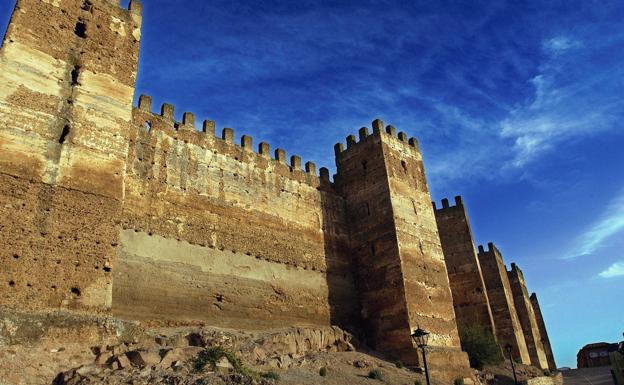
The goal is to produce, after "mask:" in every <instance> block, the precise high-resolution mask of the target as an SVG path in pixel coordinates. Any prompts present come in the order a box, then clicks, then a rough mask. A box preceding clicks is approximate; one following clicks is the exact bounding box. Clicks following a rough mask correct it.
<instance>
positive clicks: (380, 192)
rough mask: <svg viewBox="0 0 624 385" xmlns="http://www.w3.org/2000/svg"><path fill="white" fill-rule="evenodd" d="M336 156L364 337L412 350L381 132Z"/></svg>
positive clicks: (380, 345)
mask: <svg viewBox="0 0 624 385" xmlns="http://www.w3.org/2000/svg"><path fill="white" fill-rule="evenodd" d="M336 159H337V170H338V175H337V183H338V185H339V188H340V191H341V194H342V195H343V196H344V197H345V201H346V206H347V211H348V218H349V223H350V239H351V243H350V245H351V250H352V252H353V255H354V256H355V258H356V260H355V262H354V263H355V265H356V269H357V278H358V295H359V301H360V304H361V317H362V322H363V325H364V331H365V338H366V342H367V343H368V344H369V345H371V346H372V347H374V348H375V349H377V350H379V351H382V352H388V353H391V354H395V355H398V354H400V353H398V352H400V351H403V350H408V351H413V350H414V348H413V345H412V342H411V340H410V337H409V334H410V333H409V323H408V314H407V309H406V307H405V303H404V301H401V299H402V298H405V292H404V286H403V275H402V271H401V262H400V260H399V258H398V246H397V243H396V233H395V229H394V221H393V216H392V215H393V214H392V205H391V202H390V192H389V186H388V182H387V181H388V176H387V170H386V165H385V163H384V159H383V153H382V142H381V134H380V133H379V132H377V133H373V134H372V135H371V136H368V137H366V139H364V140H361V141H360V142H359V143H357V144H352V145H350V146H349V148H348V149H346V150H345V151H344V152H342V153H339V154H337V158H336Z"/></svg>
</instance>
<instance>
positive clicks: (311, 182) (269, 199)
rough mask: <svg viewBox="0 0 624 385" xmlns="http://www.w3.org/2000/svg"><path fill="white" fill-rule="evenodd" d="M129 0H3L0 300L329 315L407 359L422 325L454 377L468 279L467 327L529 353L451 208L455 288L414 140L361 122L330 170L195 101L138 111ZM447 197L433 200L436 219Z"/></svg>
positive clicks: (262, 315)
mask: <svg viewBox="0 0 624 385" xmlns="http://www.w3.org/2000/svg"><path fill="white" fill-rule="evenodd" d="M141 8H142V7H141V5H140V3H139V2H138V1H132V2H131V3H130V6H129V9H122V8H120V7H119V4H118V2H116V1H105V0H84V1H79V0H49V1H48V0H45V1H41V0H18V1H17V6H16V11H15V13H14V14H13V17H12V19H11V23H10V25H9V28H8V31H7V34H6V37H5V39H4V42H3V45H2V49H1V50H0V214H1V217H0V228H2V229H3V231H2V232H1V234H0V242H1V244H2V246H3V248H2V252H1V253H0V263H1V264H2V269H0V279H2V280H3V281H4V282H5V283H6V284H3V285H1V286H0V305H2V306H4V307H7V308H20V309H26V310H28V311H30V310H46V311H47V310H50V309H69V310H76V311H81V312H89V313H91V312H95V313H108V314H110V313H112V314H113V315H115V316H118V317H120V318H125V319H132V320H146V321H150V322H153V323H162V324H192V323H203V324H209V325H213V326H227V327H231V328H240V329H266V328H275V327H283V326H284V325H339V326H342V327H344V328H346V329H348V330H350V331H353V332H355V333H359V335H360V336H361V337H362V338H363V339H365V340H366V342H367V343H369V344H370V345H371V346H373V347H375V348H376V349H377V350H378V351H380V352H382V353H384V354H386V355H387V356H389V357H392V358H395V359H400V360H402V361H403V362H405V363H406V364H414V365H420V364H421V362H420V361H421V357H420V355H419V354H418V353H417V350H416V349H415V346H414V343H413V341H412V340H411V338H410V334H411V332H412V331H413V330H414V329H416V327H418V326H420V327H422V328H424V329H427V330H428V331H429V332H431V335H430V340H429V345H430V348H429V349H430V357H431V362H430V364H431V368H432V370H433V371H434V372H435V371H438V372H439V373H440V376H441V377H442V376H451V378H454V376H455V375H460V374H463V375H465V376H470V372H469V371H468V361H467V357H466V354H465V353H463V352H461V350H460V343H459V335H458V330H457V322H456V315H455V311H454V309H453V297H452V294H451V285H456V284H457V285H458V287H464V288H466V287H469V288H470V290H471V295H467V296H466V297H465V298H463V299H461V301H463V302H461V303H462V304H468V305H469V306H470V307H473V308H475V309H477V308H478V311H479V317H477V318H478V319H479V320H480V321H479V322H483V323H484V324H487V322H488V320H487V318H488V317H492V316H493V318H494V324H495V325H494V326H491V329H492V330H493V329H496V335H497V337H498V338H499V341H501V340H503V341H510V342H513V345H514V346H516V347H517V352H518V354H519V356H520V357H521V358H522V360H523V362H528V353H527V352H526V346H524V345H523V344H524V337H523V336H522V331H521V329H520V326H519V325H520V323H519V321H518V319H517V315H516V312H515V309H513V298H512V297H511V289H510V287H509V281H508V277H507V274H506V273H505V268H504V265H503V264H502V259H501V257H500V254H499V253H498V251H497V250H495V248H494V247H493V245H491V247H490V250H489V252H488V253H486V252H485V251H484V250H482V248H481V250H480V251H481V252H480V254H479V261H477V260H476V258H475V256H474V246H473V245H472V236H471V234H470V227H469V224H468V220H467V217H466V213H465V210H464V209H463V205H462V206H461V209H457V211H458V213H459V216H458V217H457V218H456V220H457V221H458V222H457V223H458V224H457V228H454V231H455V230H456V231H457V232H458V233H460V234H461V236H460V239H461V242H460V241H458V242H457V245H456V247H457V253H455V252H453V251H452V252H451V253H452V254H451V255H450V257H447V258H450V259H449V260H452V264H453V270H452V273H451V275H450V277H451V283H449V274H448V272H447V265H446V263H445V258H444V256H443V252H442V244H441V242H440V236H439V233H438V225H439V221H440V219H439V220H438V223H437V222H436V213H435V212H434V208H433V207H432V205H431V196H430V193H429V188H428V185H427V180H426V177H425V171H424V166H423V161H422V155H421V153H420V150H419V146H418V142H417V140H416V139H415V138H408V136H407V134H405V133H404V132H399V133H397V131H396V129H395V128H394V127H393V126H391V125H388V126H384V123H383V122H382V121H381V120H375V121H373V124H372V131H369V128H366V127H363V128H361V129H360V130H359V132H358V136H357V137H356V136H355V135H349V136H348V137H347V139H346V148H345V146H344V145H343V144H337V145H336V146H335V158H336V165H337V173H336V175H335V176H334V178H333V181H330V175H329V171H328V169H327V168H320V169H318V170H317V166H316V164H314V163H313V162H309V161H308V162H305V163H303V161H302V159H301V157H299V156H298V155H291V154H287V153H286V151H285V150H284V149H281V148H275V149H272V148H271V146H270V145H269V144H268V143H266V142H259V143H257V144H256V142H255V141H254V138H252V137H251V136H250V135H248V134H245V135H242V136H240V137H239V138H237V136H235V132H234V130H233V129H232V128H228V127H225V128H220V129H219V130H217V124H216V123H215V122H214V121H211V120H204V121H202V123H201V125H200V124H198V123H199V120H198V119H196V117H195V115H194V114H193V113H191V112H184V113H183V114H182V119H181V121H176V119H175V114H174V106H173V105H171V104H167V103H165V104H163V105H162V106H161V108H160V111H159V112H157V113H155V112H153V111H152V99H151V98H150V97H149V96H141V97H139V98H138V105H137V106H133V100H134V93H135V82H136V77H137V71H138V54H139V41H140V37H141V23H142V20H141ZM198 126H201V127H198ZM317 171H318V174H317ZM457 203H458V205H460V204H461V201H457ZM452 210H453V208H449V207H448V202H447V201H444V202H443V209H442V211H440V214H439V215H442V212H444V213H451V212H452ZM460 222H461V223H460ZM453 226H454V225H453ZM5 230H6V231H5ZM445 247H446V246H445ZM451 249H452V247H451ZM460 251H461V252H462V253H464V254H461V255H462V258H466V260H460V259H457V260H455V259H454V258H455V257H459V256H460V254H459V253H460ZM453 253H455V254H453ZM482 254H483V257H482ZM486 254H487V255H486ZM479 262H480V263H481V268H482V272H483V276H484V278H485V280H486V286H487V287H486V289H487V290H483V291H482V292H478V290H476V289H477V288H478V287H483V281H482V280H480V279H477V278H475V277H477V276H478V274H479V273H478V270H479ZM464 272H465V273H467V275H466V277H468V276H469V279H468V278H466V280H465V281H463V279H464V278H462V280H460V279H459V278H458V279H457V280H456V279H455V278H456V277H459V275H458V274H460V273H462V274H463V273H464ZM490 280H491V281H492V283H491V286H490ZM458 282H459V283H458ZM473 288H474V290H473ZM486 291H487V292H488V294H489V293H490V292H493V293H495V299H496V300H495V301H492V298H490V305H491V306H492V316H490V315H489V314H487V311H486V310H485V307H487V305H485V304H486V303H487V297H486V295H485V292H486ZM464 300H465V301H464ZM468 305H467V306H468ZM455 306H456V308H457V309H458V313H459V314H461V317H462V319H463V318H464V317H468V315H467V314H468V313H469V312H467V311H466V312H464V311H463V307H462V306H463V305H461V306H458V305H457V304H456V305H455ZM460 310H461V312H460ZM500 317H508V318H509V320H510V321H509V322H507V323H505V321H503V320H502V319H499V318H500ZM490 323H491V320H490Z"/></svg>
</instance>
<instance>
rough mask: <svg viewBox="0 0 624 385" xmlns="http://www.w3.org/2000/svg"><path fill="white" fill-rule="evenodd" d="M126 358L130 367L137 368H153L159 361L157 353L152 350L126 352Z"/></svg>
mask: <svg viewBox="0 0 624 385" xmlns="http://www.w3.org/2000/svg"><path fill="white" fill-rule="evenodd" d="M126 357H128V359H129V360H130V362H131V363H132V365H134V366H137V367H139V368H144V367H150V366H154V365H157V364H159V363H160V361H161V358H160V354H159V352H158V351H153V350H134V351H131V352H127V353H126Z"/></svg>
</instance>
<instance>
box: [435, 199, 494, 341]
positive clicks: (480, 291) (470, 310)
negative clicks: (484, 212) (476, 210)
mask: <svg viewBox="0 0 624 385" xmlns="http://www.w3.org/2000/svg"><path fill="white" fill-rule="evenodd" d="M433 208H434V210H435V214H436V222H437V224H438V231H439V233H440V241H441V243H442V249H443V250H444V258H445V261H446V268H447V270H448V275H449V281H450V284H451V291H452V293H453V306H454V308H455V315H456V317H457V324H458V326H459V328H462V327H480V328H483V329H485V330H487V331H489V332H490V333H492V334H493V335H494V336H496V327H495V325H494V319H493V318H492V312H491V310H490V303H489V300H488V295H487V289H486V287H485V282H484V281H483V274H482V272H481V266H480V264H479V260H478V259H477V252H476V250H475V246H474V242H473V237H472V230H471V229H470V222H469V220H468V215H467V213H466V208H465V206H464V204H463V201H462V198H461V197H460V196H457V197H455V205H454V206H449V203H448V199H443V200H442V207H441V208H439V209H438V208H436V205H435V203H433Z"/></svg>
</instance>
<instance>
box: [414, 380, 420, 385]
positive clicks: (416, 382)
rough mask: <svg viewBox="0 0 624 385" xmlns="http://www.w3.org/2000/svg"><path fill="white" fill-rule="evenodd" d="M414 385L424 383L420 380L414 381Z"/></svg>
mask: <svg viewBox="0 0 624 385" xmlns="http://www.w3.org/2000/svg"><path fill="white" fill-rule="evenodd" d="M414 385H422V382H420V380H416V381H414Z"/></svg>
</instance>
